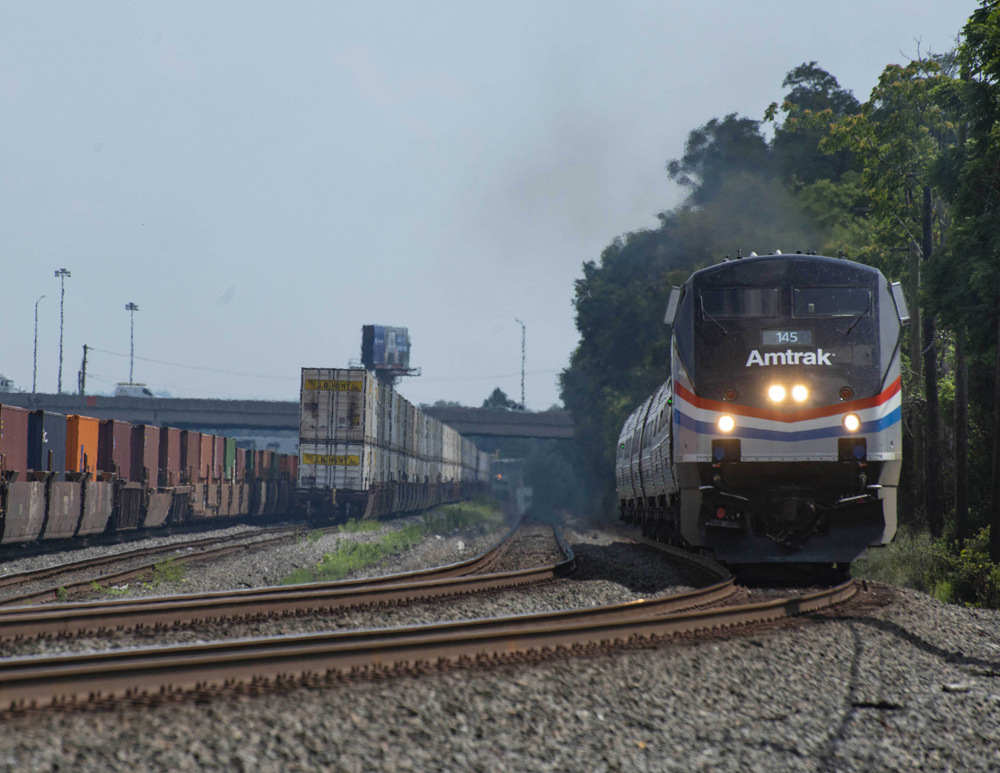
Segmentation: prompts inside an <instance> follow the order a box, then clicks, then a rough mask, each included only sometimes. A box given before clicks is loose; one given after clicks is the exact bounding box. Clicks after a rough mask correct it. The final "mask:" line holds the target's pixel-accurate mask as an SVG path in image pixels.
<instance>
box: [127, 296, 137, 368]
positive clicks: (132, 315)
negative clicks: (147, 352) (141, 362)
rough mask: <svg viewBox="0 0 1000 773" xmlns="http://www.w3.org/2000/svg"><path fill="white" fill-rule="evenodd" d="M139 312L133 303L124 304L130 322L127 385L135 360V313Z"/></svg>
mask: <svg viewBox="0 0 1000 773" xmlns="http://www.w3.org/2000/svg"><path fill="white" fill-rule="evenodd" d="M138 310H139V307H138V306H136V305H135V304H134V303H126V304H125V311H127V312H128V315H129V318H130V319H129V321H130V325H129V328H130V332H129V342H128V383H129V384H131V383H132V364H133V362H134V360H135V313H136V312H137V311H138Z"/></svg>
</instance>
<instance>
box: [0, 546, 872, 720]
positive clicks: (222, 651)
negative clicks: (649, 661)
mask: <svg viewBox="0 0 1000 773" xmlns="http://www.w3.org/2000/svg"><path fill="white" fill-rule="evenodd" d="M556 538H557V539H558V540H559V542H560V545H561V546H562V547H563V550H564V552H565V553H566V558H565V560H564V561H563V562H560V563H559V564H553V565H551V566H549V567H544V568H545V569H549V570H554V569H555V567H557V566H565V565H568V564H570V563H571V562H572V561H573V556H572V551H571V550H570V548H569V546H568V545H567V544H566V543H565V541H564V540H563V539H562V536H561V534H559V532H558V530H557V531H556ZM655 547H657V549H661V550H663V552H665V553H669V554H671V555H675V556H676V557H678V558H682V559H685V560H693V561H694V562H695V563H698V564H699V565H701V566H702V568H708V569H711V570H712V571H714V572H715V573H716V576H717V577H718V581H717V582H716V583H714V584H712V585H709V586H707V587H704V588H700V589H698V590H694V591H688V592H685V593H681V594H674V595H670V596H664V597H661V598H654V599H649V600H645V599H643V600H639V601H634V602H630V603H626V604H616V605H611V606H603V607H592V608H586V609H574V610H563V611H558V612H548V613H542V614H532V615H520V616H512V617H503V618H496V619H479V620H464V621H457V622H448V623H437V624H432V625H418V626H403V627H397V628H386V629H377V630H359V631H341V632H326V633H311V634H299V635H286V636H272V637H265V638H254V639H239V640H227V641H216V642H210V643H202V644H193V645H192V644H183V645H167V646H157V647H141V648H132V649H120V650H111V651H103V652H86V653H79V654H70V655H58V656H54V657H29V658H12V659H7V660H2V661H0V706H7V707H10V710H12V711H20V710H25V709H30V708H35V707H45V706H55V707H57V708H58V707H63V708H65V707H74V706H81V707H94V706H101V705H106V704H109V703H113V702H114V701H117V700H121V699H127V700H132V701H137V702H157V701H160V700H170V699H174V698H179V697H183V696H188V695H192V694H193V695H199V696H203V695H212V694H215V693H218V692H220V691H226V690H244V691H250V692H256V691H259V690H262V689H266V688H271V687H279V686H294V685H320V684H326V683H334V682H337V681H339V680H342V679H344V678H351V677H356V676H364V675H378V674H389V673H407V672H413V671H423V670H432V669H435V668H443V667H448V666H450V665H455V664H457V665H464V664H476V663H494V662H503V661H507V660H510V659H512V658H515V659H516V658H524V657H529V658H530V657H536V656H540V655H545V654H546V653H550V652H554V651H569V652H575V651H586V650H591V649H600V648H610V647H613V646H619V645H624V646H628V645H635V644H640V643H643V642H650V641H658V640H662V639H667V638H670V637H674V636H677V635H681V634H692V633H698V632H703V631H710V630H714V629H725V628H732V627H738V626H746V625H751V624H758V623H765V622H769V621H773V620H778V619H781V618H788V617H793V616H795V615H801V614H805V613H808V612H812V611H815V610H818V609H821V608H823V607H827V606H831V605H833V604H837V603H840V602H843V601H846V600H847V599H849V598H851V597H852V596H853V595H854V593H855V586H854V583H853V582H846V583H843V584H841V585H838V586H836V587H833V588H830V589H826V590H823V591H820V592H816V593H810V594H806V595H802V596H795V597H791V598H784V599H775V600H771V601H767V602H762V603H755V604H731V605H721V606H712V607H710V608H704V607H706V606H707V605H713V604H719V603H720V602H723V601H724V600H725V599H727V598H728V597H729V596H730V595H732V593H733V592H734V584H733V578H732V577H731V576H729V575H728V572H726V571H725V570H724V569H722V568H721V567H718V565H715V564H712V562H706V561H704V559H700V560H699V559H697V558H695V559H692V558H691V557H690V556H689V555H687V554H683V553H681V551H674V550H673V549H671V548H666V547H665V546H658V545H657V546H655ZM453 566H458V565H453ZM415 574H419V573H411V577H412V576H413V575H415ZM502 574H509V573H502ZM497 576H500V575H499V574H497V575H494V577H497ZM489 577H490V575H489V574H486V575H479V578H478V579H479V580H484V579H487V578H489ZM487 581H488V579H487ZM363 582H364V581H362V583H363ZM369 582H370V581H369ZM421 582H425V581H423V580H414V581H413V582H411V583H410V584H411V585H418V584H420V583H421ZM429 582H430V583H433V582H435V581H434V580H431V581H429ZM405 584H406V583H399V582H395V583H394V582H392V581H390V582H389V583H388V584H385V585H381V586H378V585H374V587H373V586H372V585H370V586H369V587H368V589H367V591H366V587H365V586H364V585H363V584H358V583H356V584H355V586H354V588H353V590H355V591H357V592H359V593H362V594H364V593H365V592H367V593H371V592H375V593H376V594H378V593H382V592H386V591H388V592H390V593H391V592H396V593H399V592H400V591H402V592H404V593H405V592H407V591H406V590H405V589H401V587H400V586H401V585H405ZM371 598H376V597H375V596H372V597H371ZM287 600H288V599H287V597H286V598H285V599H284V600H278V601H277V602H276V603H285V602H287ZM164 603H168V602H164Z"/></svg>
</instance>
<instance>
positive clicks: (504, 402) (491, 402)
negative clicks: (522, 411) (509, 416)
mask: <svg viewBox="0 0 1000 773" xmlns="http://www.w3.org/2000/svg"><path fill="white" fill-rule="evenodd" d="M520 407H521V406H520V405H519V404H518V403H516V402H514V401H513V400H511V399H510V398H509V397H507V395H506V393H505V392H504V391H503V390H502V389H501V388H500V387H497V388H496V389H494V390H493V391H492V392H491V393H490V396H489V397H487V398H486V399H485V400H483V408H492V409H493V410H498V411H515V410H518V409H519V408H520Z"/></svg>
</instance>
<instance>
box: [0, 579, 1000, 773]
mask: <svg viewBox="0 0 1000 773" xmlns="http://www.w3.org/2000/svg"><path fill="white" fill-rule="evenodd" d="M873 590H874V592H873V593H871V594H869V596H868V598H867V603H859V604H856V605H854V606H852V608H851V609H850V610H847V611H846V612H845V613H844V614H843V616H842V617H828V618H821V619H818V620H817V621H814V622H806V623H805V624H799V625H795V626H792V627H788V628H778V629H772V630H765V631H763V632H758V633H755V634H752V635H745V636H732V637H730V638H727V639H709V640H707V641H700V642H693V643H691V642H679V643H671V644H662V645H659V646H658V647H656V648H655V649H645V650H631V651H626V652H619V653H615V654H600V655H591V656H585V657H575V658H570V657H561V656H560V657H554V658H550V659H548V660H546V661H544V662H542V663H540V664H534V665H527V664H525V665H508V666H502V667H498V668H493V669H489V670H476V669H474V670H453V671H450V672H446V673H443V674H433V675H424V676H420V677H406V678H397V679H389V680H384V681H359V682H354V683H347V684H343V685H339V686H336V687H331V688H323V689H314V690H309V689H298V690H294V691H292V692H289V693H277V694H265V695H263V696H260V697H255V698H243V699H240V698H236V697H228V698H219V699H215V700H212V701H211V702H209V703H207V704H205V705H198V704H195V703H185V704H181V705H174V706H160V707H154V708H138V707H125V708H120V709H116V710H113V711H109V712H98V713H86V712H81V713H73V714H51V713H47V714H41V715H37V716H32V717H23V718H16V719H12V720H8V721H7V722H6V723H5V724H6V726H7V727H6V729H7V732H6V733H5V734H4V736H3V738H0V769H3V770H27V769H31V770H52V769H54V767H55V766H59V768H60V769H68V768H72V769H74V770H128V771H136V770H185V769H199V768H212V769H221V770H261V771H279V770H294V769H301V770H306V769H316V768H324V767H325V768H330V769H337V770H346V771H361V770H390V771H391V770H454V771H464V770H482V771H487V770H489V771H492V770H500V769H506V770H588V771H589V770H596V771H601V770H678V771H680V770H734V771H735V770H740V771H743V770H760V771H765V770H766V771H772V770H810V771H813V770H815V771H821V770H886V769H890V770H908V769H915V768H920V767H923V768H925V769H941V770H945V769H953V770H991V769H996V767H997V766H998V765H1000V686H998V684H997V679H998V677H997V676H996V674H998V673H1000V614H998V613H995V612H989V613H987V612H979V611H974V610H964V609H958V608H954V607H946V606H945V605H943V604H940V603H939V602H937V601H934V600H932V599H929V598H928V597H926V596H921V595H920V594H917V593H914V592H911V591H901V590H896V589H890V588H887V587H884V586H874V587H873ZM881 602H889V603H887V604H886V605H885V606H879V603H881ZM957 644H961V651H959V650H958V649H956V648H955V646H956V645H957Z"/></svg>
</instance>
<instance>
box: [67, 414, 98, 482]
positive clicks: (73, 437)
mask: <svg viewBox="0 0 1000 773" xmlns="http://www.w3.org/2000/svg"><path fill="white" fill-rule="evenodd" d="M100 427H101V422H100V421H99V420H98V419H92V418H90V417H89V416H67V417H66V469H67V470H69V471H71V472H92V471H93V470H96V469H97V442H98V440H97V438H98V435H99V434H100ZM84 462H86V469H84Z"/></svg>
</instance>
